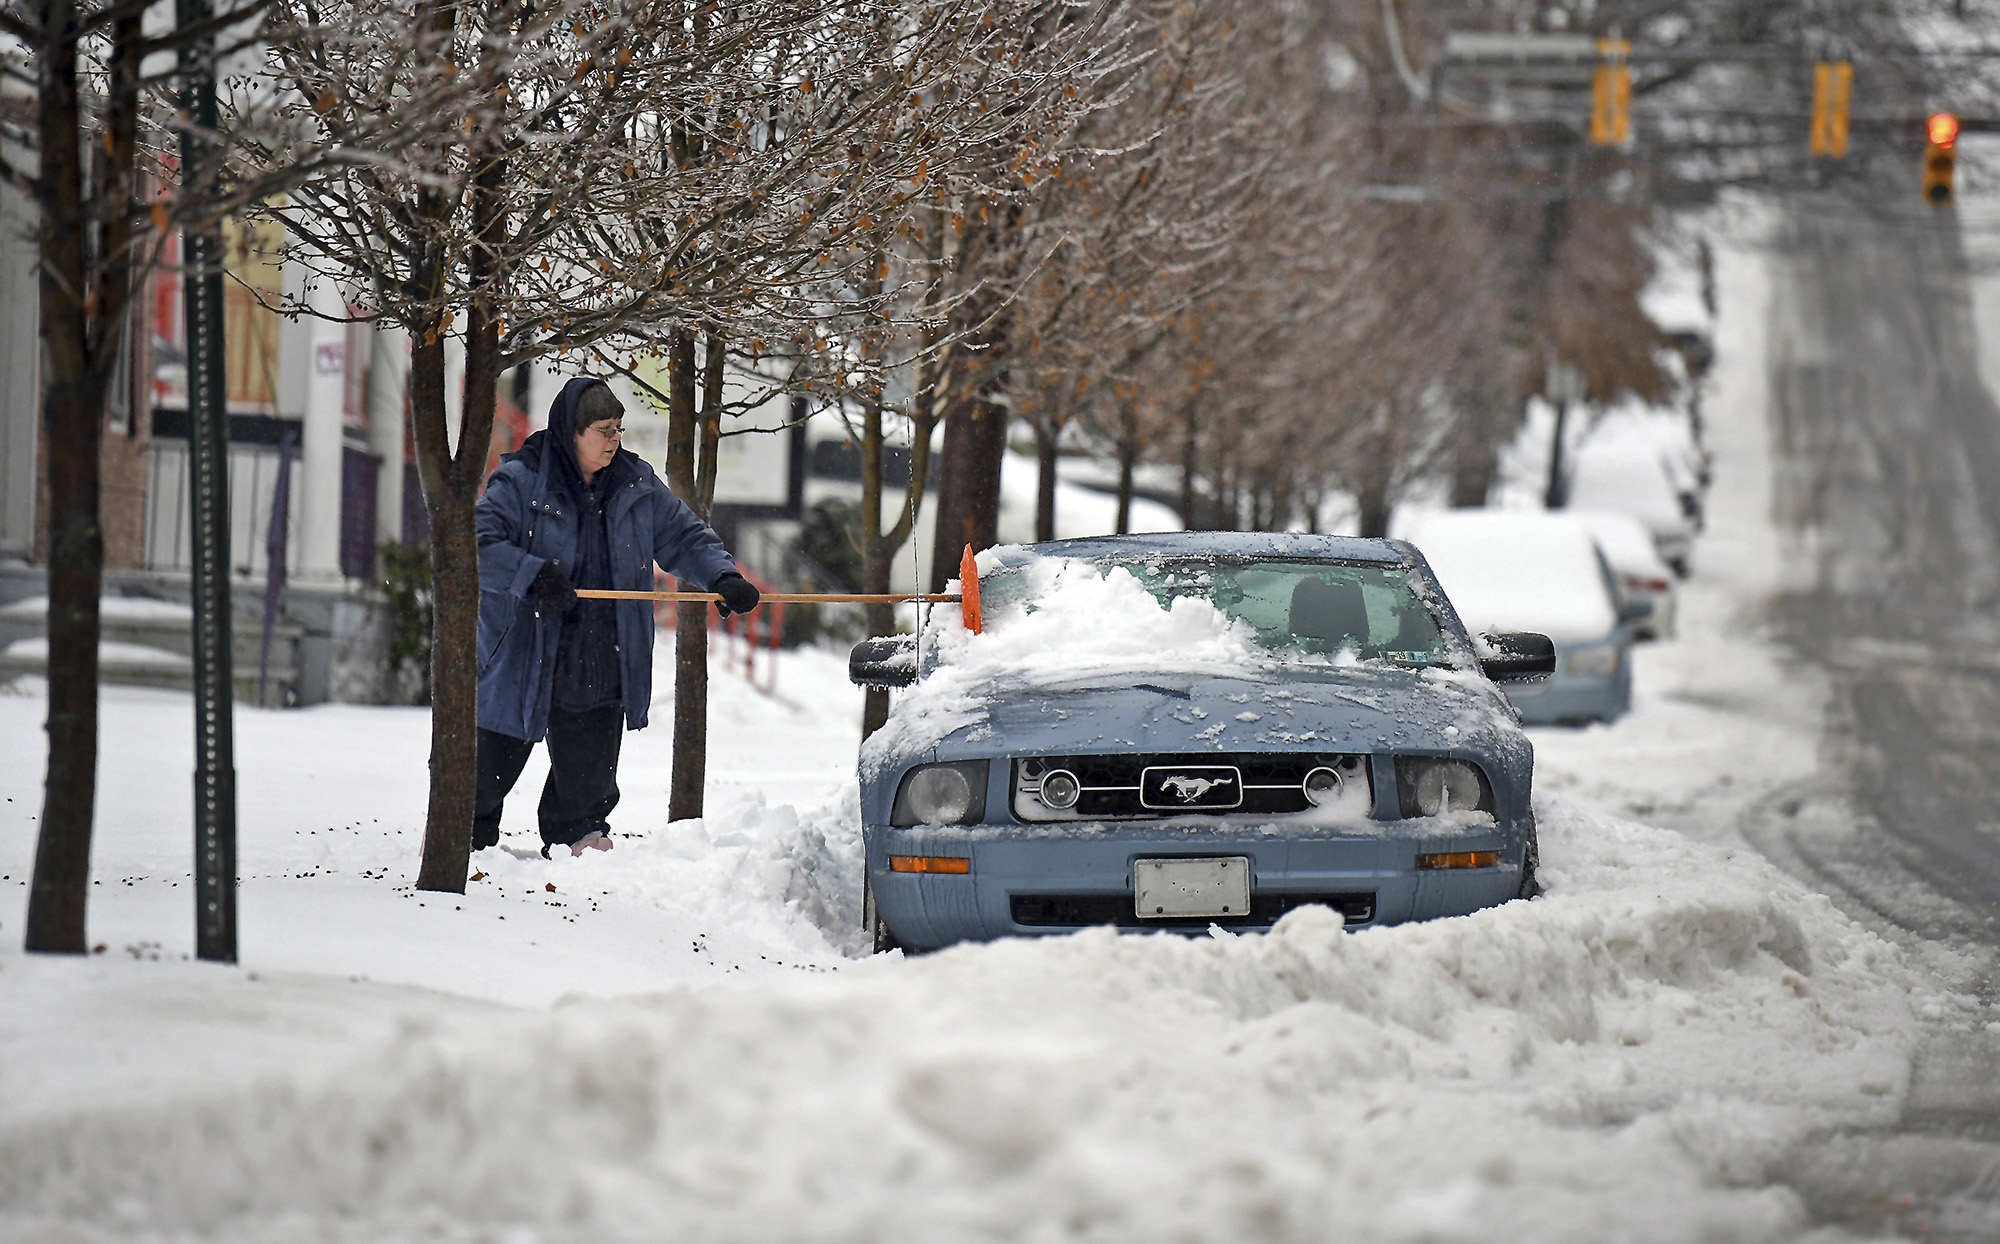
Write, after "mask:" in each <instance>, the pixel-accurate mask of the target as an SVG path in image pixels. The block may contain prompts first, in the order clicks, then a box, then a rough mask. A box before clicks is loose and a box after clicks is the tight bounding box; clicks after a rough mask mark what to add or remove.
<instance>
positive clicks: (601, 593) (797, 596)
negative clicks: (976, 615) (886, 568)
mask: <svg viewBox="0 0 2000 1244" xmlns="http://www.w3.org/2000/svg"><path fill="white" fill-rule="evenodd" d="M576 594H577V595H578V596H581V597H583V598H584V599H585V600H672V601H682V600H721V599H722V597H720V596H718V595H716V594H715V593H714V592H614V591H609V590H607V589H603V588H591V587H580V588H578V589H577V590H576ZM958 599H959V597H958V593H956V592H876V593H869V592H765V593H764V594H763V596H762V597H761V598H760V601H761V603H765V604H773V605H778V604H783V605H816V604H822V603H826V604H831V603H834V602H847V603H851V604H857V605H900V604H904V603H906V602H908V601H922V602H923V603H924V604H927V605H951V604H957V603H958Z"/></svg>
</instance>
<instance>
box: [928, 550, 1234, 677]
mask: <svg viewBox="0 0 2000 1244" xmlns="http://www.w3.org/2000/svg"><path fill="white" fill-rule="evenodd" d="M981 595H982V597H983V600H984V605H985V609H984V633H983V634H979V635H974V634H972V633H971V632H969V631H967V630H966V629H965V627H964V626H963V625H962V624H961V623H960V621H959V616H958V611H957V610H955V609H946V610H939V611H938V612H937V613H935V614H933V615H932V619H933V629H932V637H933V640H934V642H935V643H936V644H937V657H938V659H939V660H940V661H941V662H942V663H944V664H946V665H950V666H953V667H956V668H958V669H960V670H962V671H964V672H965V673H967V674H996V673H1003V672H1006V671H1010V670H1021V669H1033V670H1035V671H1036V672H1037V673H1038V674H1042V675H1049V676H1061V675H1065V674H1081V673H1087V672H1091V671H1096V670H1118V669H1132V668H1149V669H1158V668H1161V667H1163V666H1164V667H1168V668H1174V669H1199V670H1206V671H1213V672H1218V673H1222V672H1233V671H1240V670H1242V669H1243V668H1245V667H1247V666H1250V665H1254V664H1256V663H1257V661H1258V656H1257V652H1256V635H1255V632H1254V631H1253V630H1252V628H1251V627H1250V625H1249V624H1248V623H1245V622H1240V621H1237V620H1234V619H1232V618H1230V617H1229V616H1228V615H1227V614H1225V613H1224V612H1223V611H1222V610H1220V609H1217V608H1216V607H1215V606H1214V605H1213V604H1212V603H1210V602H1209V601H1207V600H1205V599H1202V598H1201V597H1199V596H1192V595H1190V596H1182V597H1179V598H1177V599H1175V600H1174V601H1173V602H1172V604H1171V606H1163V605H1162V604H1161V602H1160V601H1159V600H1158V599H1157V598H1156V597H1155V596H1154V595H1153V593H1151V592H1149V591H1148V590H1147V589H1146V585H1145V584H1143V583H1141V582H1140V581H1139V578H1138V577H1137V576H1136V575H1134V574H1133V573H1132V572H1131V571H1130V570H1128V569H1126V568H1125V567H1123V566H1112V567H1109V568H1106V567H1103V566H1098V565H1094V564H1092V563H1090V562H1086V561H1080V560H1076V559H1067V558H1052V557H1046V558H1037V559H1035V560H1034V561H1031V562H1029V563H1028V564H1027V565H1025V566H1022V567H1019V568H1018V569H1009V570H1007V571H1004V572H1001V573H1000V574H997V575H991V576H989V575H985V574H982V575H981Z"/></svg>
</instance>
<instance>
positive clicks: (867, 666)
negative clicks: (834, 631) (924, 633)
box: [847, 635, 917, 687]
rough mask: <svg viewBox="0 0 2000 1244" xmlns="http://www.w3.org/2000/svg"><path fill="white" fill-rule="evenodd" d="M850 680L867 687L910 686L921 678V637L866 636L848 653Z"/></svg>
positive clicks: (848, 675) (848, 674)
mask: <svg viewBox="0 0 2000 1244" xmlns="http://www.w3.org/2000/svg"><path fill="white" fill-rule="evenodd" d="M847 680H848V681H849V682H851V683H855V684H856V685H858V686H863V687H907V686H909V685H910V684H911V683H913V682H915V681H917V637H916V636H915V635H883V636H880V637H878V638H875V639H864V640H862V641H861V642H860V643H858V644H856V645H854V651H853V652H850V653H848V654H847Z"/></svg>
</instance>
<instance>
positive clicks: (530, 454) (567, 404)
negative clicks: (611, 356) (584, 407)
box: [515, 376, 604, 486]
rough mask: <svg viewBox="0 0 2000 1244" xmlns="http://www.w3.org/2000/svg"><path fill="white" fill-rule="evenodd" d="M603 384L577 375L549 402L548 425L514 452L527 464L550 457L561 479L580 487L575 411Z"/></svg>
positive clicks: (592, 377)
mask: <svg viewBox="0 0 2000 1244" xmlns="http://www.w3.org/2000/svg"><path fill="white" fill-rule="evenodd" d="M603 383H604V382H603V381H602V380H599V379H598V378H597V377H595V376H578V377H576V378H574V379H572V380H570V381H569V382H568V383H566V384H564V385H563V387H562V392H560V393H558V394H556V400H555V401H553V402H551V403H549V426H548V427H547V428H546V429H544V430H543V431H540V432H536V433H534V434H533V435H531V436H529V437H528V439H527V440H525V441H523V442H522V443H521V448H520V449H519V450H517V451H515V452H516V453H517V454H518V455H519V456H521V457H523V458H526V459H527V460H528V462H529V464H530V465H533V464H535V463H537V462H539V461H541V460H542V458H543V457H544V455H548V456H550V457H551V458H552V459H553V461H554V462H555V464H556V470H557V471H558V472H560V473H561V475H562V477H563V479H565V480H567V481H568V482H570V483H571V484H574V485H578V486H581V485H582V483H583V468H582V467H581V466H579V465H578V464H577V461H576V434H577V430H578V429H577V426H576V408H577V405H578V404H579V403H580V402H582V400H583V395H584V394H585V393H587V392H589V391H590V390H591V388H592V387H593V386H595V385H600V384H603ZM551 449H553V451H554V452H553V454H551V453H550V451H551Z"/></svg>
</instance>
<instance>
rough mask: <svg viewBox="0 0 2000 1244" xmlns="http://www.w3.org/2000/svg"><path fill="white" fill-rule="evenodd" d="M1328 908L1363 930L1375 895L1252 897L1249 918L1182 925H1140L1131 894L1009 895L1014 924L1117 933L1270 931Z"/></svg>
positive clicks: (1172, 921)
mask: <svg viewBox="0 0 2000 1244" xmlns="http://www.w3.org/2000/svg"><path fill="white" fill-rule="evenodd" d="M1314 905H1318V906H1322V907H1331V908H1333V909H1334V910H1335V911H1337V912H1339V913H1340V914H1341V916H1342V917H1344V918H1345V919H1346V921H1347V923H1349V924H1351V925H1352V924H1367V923H1368V922H1369V921H1370V920H1373V919H1374V918H1375V895H1374V894H1373V893H1366V894H1254V895H1252V896H1251V898H1250V912H1249V914H1248V915H1243V916H1190V917H1187V918H1186V919H1168V920H1160V919H1150V920H1141V919H1140V918H1139V913H1138V912H1137V911H1136V910H1135V909H1134V907H1133V903H1132V894H1131V892H1130V891H1129V890H1128V891H1125V892H1123V893H1119V894H1010V895H1008V907H1009V910H1010V911H1011V912H1012V914H1013V917H1014V923H1015V924H1021V925H1027V926H1029V927H1032V928H1087V927H1090V926H1093V925H1100V924H1114V925H1117V926H1118V927H1120V928H1126V929H1131V928H1146V929H1175V928H1192V929H1205V928H1207V927H1208V926H1209V925H1211V924H1219V925H1225V926H1227V925H1238V924H1240V925H1268V924H1276V923H1277V922H1278V918H1279V917H1280V916H1282V915H1284V914H1285V913H1286V912H1288V911H1291V910H1292V909H1293V908H1295V907H1311V906H1314Z"/></svg>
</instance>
